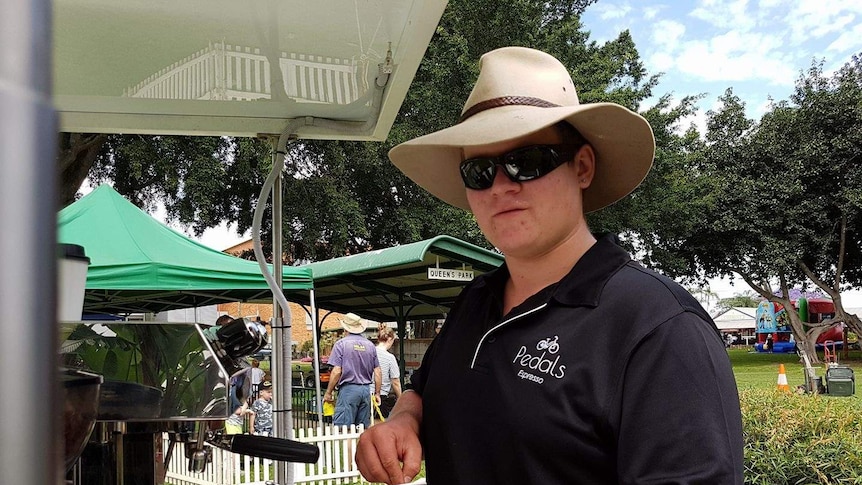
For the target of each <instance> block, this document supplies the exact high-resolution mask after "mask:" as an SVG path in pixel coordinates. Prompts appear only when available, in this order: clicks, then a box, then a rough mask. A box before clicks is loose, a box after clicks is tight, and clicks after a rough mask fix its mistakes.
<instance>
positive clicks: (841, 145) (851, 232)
mask: <svg viewBox="0 0 862 485" xmlns="http://www.w3.org/2000/svg"><path fill="white" fill-rule="evenodd" d="M860 68H862V65H860V60H859V58H858V57H854V58H853V60H852V62H850V63H848V64H846V65H845V66H844V67H843V68H842V69H840V70H839V71H838V72H836V73H835V74H834V75H832V76H827V75H826V74H825V73H824V72H823V68H822V64H819V63H815V64H813V65H812V67H811V68H810V69H809V70H808V71H807V72H806V73H803V74H802V75H801V76H800V78H799V79H798V80H797V83H796V90H795V92H794V94H793V96H792V97H791V98H790V100H787V101H781V102H778V103H774V104H773V105H772V107H771V109H770V110H769V111H768V112H767V113H766V114H765V115H764V116H763V117H762V118H761V119H760V120H759V122H755V121H754V120H750V119H747V118H746V116H745V105H744V103H742V101H741V100H740V99H739V97H738V96H736V95H735V94H734V93H733V91H732V90H731V89H728V90H727V91H726V92H725V94H724V95H723V96H722V97H721V98H720V107H719V108H718V109H716V110H715V111H710V112H708V113H707V118H708V122H707V132H706V133H705V136H704V143H703V146H702V147H700V148H697V144H696V143H695V144H693V145H692V146H693V147H695V150H693V151H691V152H687V153H677V155H678V156H681V158H680V159H679V160H677V163H679V164H680V165H676V166H675V168H676V169H677V172H676V174H677V176H678V178H677V180H676V183H673V181H671V180H665V182H666V183H667V185H666V188H667V195H666V197H667V202H660V203H659V204H657V205H653V206H652V207H649V208H646V209H645V210H647V211H648V213H649V214H650V215H649V216H648V217H647V218H646V220H647V221H651V220H659V221H662V222H661V223H660V224H656V225H655V226H649V225H645V226H644V227H643V230H638V229H636V230H635V231H636V232H637V233H638V234H639V236H641V238H642V239H640V241H641V242H642V244H643V246H644V248H646V249H645V251H646V252H647V254H648V257H649V258H650V259H652V260H654V261H656V262H657V266H658V267H660V268H662V269H663V270H665V271H666V272H668V273H669V274H671V275H673V276H679V277H683V276H685V277H697V278H700V279H705V278H710V277H721V276H729V275H731V274H732V273H736V274H738V275H740V276H741V277H742V278H743V279H744V280H745V281H746V282H747V283H748V284H749V286H751V288H753V289H754V290H755V291H756V292H757V293H758V294H759V295H760V296H762V297H763V298H766V299H769V300H771V301H773V302H776V303H780V304H782V305H783V306H785V307H786V308H789V307H790V306H791V298H790V293H789V291H790V289H791V288H792V287H794V286H801V287H810V286H812V285H817V286H819V287H820V288H822V289H823V290H824V291H825V292H827V293H828V294H829V295H830V296H831V297H832V298H833V300H835V303H836V318H835V319H833V320H830V321H827V322H824V323H823V325H822V326H821V327H813V328H809V327H805V326H803V325H802V322H801V321H799V318H798V315H796V312H788V315H789V316H790V317H791V318H790V320H791V326H792V327H793V329H794V332H795V333H796V337H797V341H798V344H799V345H800V347H801V348H802V349H803V351H805V352H806V353H807V354H808V355H809V356H810V357H811V359H812V361H816V355H815V354H814V352H813V350H814V346H813V343H814V341H815V340H816V338H817V336H818V335H819V333H820V332H822V331H823V330H824V327H825V326H826V325H829V324H831V323H834V322H835V321H837V320H841V321H845V322H847V323H848V324H850V325H851V327H853V328H854V330H856V331H857V332H858V330H859V329H860V327H859V320H858V318H856V317H855V316H852V315H847V314H846V312H845V311H844V310H843V307H842V306H841V300H840V291H841V289H846V288H847V287H850V286H852V287H858V286H859V285H860V281H859V272H860V262H862V260H860V257H859V251H860V249H859V248H860V246H859V242H860V232H859V229H860V227H862V226H860V222H862V220H860V219H862V211H860V204H859V201H860V197H862V195H860V194H862V192H860V189H859V187H860V182H862V180H860V171H862V165H860V163H859V161H860V153H862V69H860ZM686 198H690V199H689V202H688V203H687V204H683V205H684V206H685V207H681V206H680V205H679V204H677V202H679V201H685V199H686ZM657 227H658V228H659V229H658V230H655V229H656V228H657ZM654 230H655V232H651V231H654ZM776 283H777V286H778V288H777V291H776V290H775V289H774V288H773V286H774V285H776Z"/></svg>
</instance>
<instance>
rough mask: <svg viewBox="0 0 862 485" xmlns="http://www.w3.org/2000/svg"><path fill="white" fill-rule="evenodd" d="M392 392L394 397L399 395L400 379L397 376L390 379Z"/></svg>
mask: <svg viewBox="0 0 862 485" xmlns="http://www.w3.org/2000/svg"><path fill="white" fill-rule="evenodd" d="M392 393H393V394H395V397H401V379H399V378H397V377H396V378H394V379H392Z"/></svg>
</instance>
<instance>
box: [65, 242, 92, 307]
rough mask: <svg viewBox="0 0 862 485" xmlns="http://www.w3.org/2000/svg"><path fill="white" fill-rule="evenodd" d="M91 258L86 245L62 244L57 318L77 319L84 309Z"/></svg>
mask: <svg viewBox="0 0 862 485" xmlns="http://www.w3.org/2000/svg"><path fill="white" fill-rule="evenodd" d="M89 266H90V258H88V257H87V256H86V255H85V254H84V247H83V246H79V245H77V244H60V247H59V261H58V268H57V320H58V321H61V322H62V321H77V320H80V319H81V313H82V311H83V309H84V288H85V287H86V286H87V268H88V267H89Z"/></svg>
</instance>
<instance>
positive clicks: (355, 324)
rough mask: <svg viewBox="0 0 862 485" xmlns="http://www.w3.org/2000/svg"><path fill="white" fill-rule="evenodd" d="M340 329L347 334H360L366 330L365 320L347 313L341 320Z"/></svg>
mask: <svg viewBox="0 0 862 485" xmlns="http://www.w3.org/2000/svg"><path fill="white" fill-rule="evenodd" d="M341 328H343V329H344V330H346V331H347V332H348V333H362V332H364V331H365V329H366V328H368V325H366V323H365V320H363V319H362V318H361V317H360V316H359V315H357V314H355V313H348V314H347V315H344V318H342V319H341Z"/></svg>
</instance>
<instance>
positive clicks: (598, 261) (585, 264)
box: [477, 234, 631, 307]
mask: <svg viewBox="0 0 862 485" xmlns="http://www.w3.org/2000/svg"><path fill="white" fill-rule="evenodd" d="M616 240H617V237H616V235H615V234H605V235H603V236H600V237H599V238H598V239H597V240H596V243H595V244H593V245H592V247H590V249H588V250H587V252H586V253H584V255H583V256H581V258H580V259H579V260H578V262H577V263H575V266H574V267H573V268H572V270H571V271H569V273H568V274H566V276H564V277H563V279H562V280H560V281H559V283H558V285H557V287H556V288H555V289H554V291H553V293H552V295H551V298H552V299H554V300H556V301H558V302H560V303H562V304H563V305H568V306H592V307H595V306H598V304H599V298H600V297H601V293H602V290H603V289H604V287H605V284H606V283H607V282H608V280H609V279H610V278H611V276H613V275H614V273H616V271H617V270H618V269H619V268H621V267H623V266H625V265H626V264H627V263H628V262H629V261H631V257H630V256H629V254H628V253H627V252H626V250H625V249H623V248H622V247H620V246H619V245H618V244H617V243H616ZM508 279H509V268H508V267H507V266H506V263H503V265H502V266H500V267H499V268H497V269H496V270H494V271H491V272H490V273H488V274H487V275H486V277H485V278H482V279H481V280H480V281H478V282H477V287H480V288H481V287H483V286H487V287H488V289H489V291H490V293H491V294H492V295H494V296H496V297H497V298H500V297H501V295H502V294H503V288H504V287H505V284H506V280H508Z"/></svg>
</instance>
